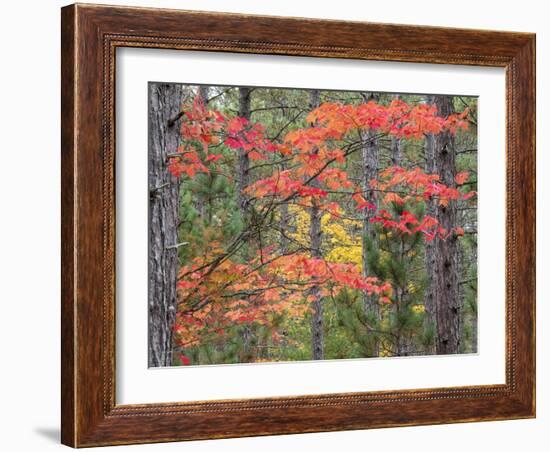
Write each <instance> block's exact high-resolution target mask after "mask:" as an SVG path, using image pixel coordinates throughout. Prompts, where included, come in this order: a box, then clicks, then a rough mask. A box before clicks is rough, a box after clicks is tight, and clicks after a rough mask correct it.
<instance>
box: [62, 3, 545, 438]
mask: <svg viewBox="0 0 550 452" xmlns="http://www.w3.org/2000/svg"><path fill="white" fill-rule="evenodd" d="M61 31H62V150H61V153H62V275H63V276H62V372H61V373H62V442H63V443H64V444H67V445H70V446H73V447H86V446H101V445H114V444H133V443H148V442H162V441H179V440H194V439H212V438H226V437H238V436H254V435H275V434H284V433H301V432H318V431H334V430H349V429H364V428H377V427H392V426H404V425H426V424H440V423H451V422H469V421H485V420H504V419H519V418H530V417H534V416H535V229H534V228H535V226H534V225H535V36H534V35H533V34H528V33H510V32H496V31H481V30H466V29H448V28H436V27H419V26H407V25H387V24H373V23H360V22H340V21H328V20H313V19H299V18H281V17H267V16H246V15H237V14H218V13H206V12H190V11H177V10H162V9H147V8H126V7H110V6H95V5H79V4H76V5H71V6H67V7H65V8H63V9H62V30H61Z"/></svg>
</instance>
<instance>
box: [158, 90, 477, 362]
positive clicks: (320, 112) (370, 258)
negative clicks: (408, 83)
mask: <svg viewBox="0 0 550 452" xmlns="http://www.w3.org/2000/svg"><path fill="white" fill-rule="evenodd" d="M148 89H149V105H148V114H149V131H148V134H149V143H148V147H149V170H148V171H149V174H148V178H149V181H148V184H149V200H148V202H149V244H148V246H149V282H148V283H149V294H148V303H149V304H148V313H149V325H148V329H149V331H148V338H149V344H148V347H149V348H148V357H149V358H148V359H149V362H148V365H149V367H165V366H189V365H209V364H236V363H261V362H288V361H309V360H330V359H353V358H386V357H387V358H389V357H400V356H425V355H448V354H462V353H476V352H477V325H478V321H477V320H478V319H477V155H478V154H477V128H478V124H477V98H476V97H468V96H451V95H439V94H438V95H433V94H401V93H379V92H371V91H361V92H359V91H329V90H319V89H290V88H284V89H283V88H268V87H246V86H213V85H209V86H207V85H188V84H177V83H161V82H150V83H149V86H148Z"/></svg>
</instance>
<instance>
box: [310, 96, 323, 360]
mask: <svg viewBox="0 0 550 452" xmlns="http://www.w3.org/2000/svg"><path fill="white" fill-rule="evenodd" d="M309 104H310V105H309V106H310V110H312V109H314V108H317V107H318V106H319V105H320V92H319V90H311V91H310V93H309ZM316 185H317V182H316V181H315V180H314V181H312V182H311V186H316ZM309 219H310V228H309V236H310V243H311V256H312V257H317V258H322V251H321V241H322V238H321V211H320V209H319V206H318V205H317V204H316V203H315V201H313V205H312V207H311V208H310V214H309ZM311 295H312V296H313V302H312V308H313V314H312V317H311V336H312V337H311V347H312V355H313V359H324V331H323V328H324V324H323V300H322V297H321V288H320V287H319V286H313V287H312V288H311Z"/></svg>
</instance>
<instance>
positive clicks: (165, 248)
mask: <svg viewBox="0 0 550 452" xmlns="http://www.w3.org/2000/svg"><path fill="white" fill-rule="evenodd" d="M149 90H150V92H149V102H150V109H149V227H150V230H149V234H150V236H149V349H148V361H149V366H150V367H159V366H171V365H172V347H173V344H172V329H173V325H174V321H175V315H176V303H177V299H176V277H177V272H178V267H179V262H178V249H177V247H176V246H175V245H176V244H177V243H178V221H179V183H178V181H177V179H176V178H174V176H172V175H171V174H170V173H169V172H168V171H167V160H168V159H167V157H166V156H167V154H168V153H173V152H175V151H176V150H177V148H178V144H179V128H178V126H177V125H176V124H175V125H173V126H172V127H169V126H168V122H169V121H170V120H171V119H172V118H174V117H175V116H176V115H177V114H178V113H179V112H180V109H181V101H182V87H181V85H175V84H171V85H168V84H150V85H149Z"/></svg>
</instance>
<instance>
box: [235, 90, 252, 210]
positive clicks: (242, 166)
mask: <svg viewBox="0 0 550 452" xmlns="http://www.w3.org/2000/svg"><path fill="white" fill-rule="evenodd" d="M250 93H251V89H250V88H246V87H242V88H239V116H240V117H241V118H246V119H248V120H250ZM237 159H238V168H237V172H238V178H237V203H238V206H239V208H240V210H241V215H242V216H243V218H245V214H246V211H247V210H248V202H247V199H246V196H245V194H244V189H245V188H246V187H247V186H248V184H249V181H250V178H249V174H248V173H249V169H250V160H249V158H248V154H247V152H246V151H245V150H244V149H242V148H239V150H238V151H237Z"/></svg>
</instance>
